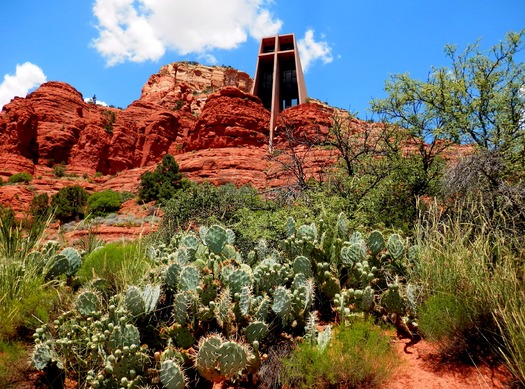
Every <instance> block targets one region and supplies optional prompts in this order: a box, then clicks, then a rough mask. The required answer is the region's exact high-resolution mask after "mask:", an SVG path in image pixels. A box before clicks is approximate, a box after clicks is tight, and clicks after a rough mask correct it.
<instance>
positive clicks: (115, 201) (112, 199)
mask: <svg viewBox="0 0 525 389" xmlns="http://www.w3.org/2000/svg"><path fill="white" fill-rule="evenodd" d="M121 205H122V200H121V195H120V193H118V192H115V191H113V190H111V189H108V190H104V191H102V192H95V193H93V194H92V195H91V196H89V197H88V199H87V211H88V213H90V214H93V215H95V216H104V215H107V214H108V213H112V212H117V211H118V210H119V209H120V206H121Z"/></svg>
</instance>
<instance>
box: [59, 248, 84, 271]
mask: <svg viewBox="0 0 525 389" xmlns="http://www.w3.org/2000/svg"><path fill="white" fill-rule="evenodd" d="M60 254H61V255H63V256H65V257H66V258H67V262H68V267H67V269H66V271H65V273H64V274H65V275H66V276H67V277H72V276H74V275H75V273H76V272H77V271H78V269H80V266H81V265H82V258H81V257H80V254H79V252H78V251H77V250H75V249H74V248H72V247H66V248H65V249H64V250H62V251H61V252H60Z"/></svg>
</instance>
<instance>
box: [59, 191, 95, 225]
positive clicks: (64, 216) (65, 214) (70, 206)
mask: <svg viewBox="0 0 525 389" xmlns="http://www.w3.org/2000/svg"><path fill="white" fill-rule="evenodd" d="M87 199H88V193H87V191H86V190H85V189H84V188H82V187H81V186H79V185H73V186H66V187H64V188H62V189H60V190H59V191H58V192H57V193H56V194H54V195H53V196H52V197H51V206H52V207H53V208H54V209H55V216H56V218H57V219H58V220H60V221H62V222H67V221H71V220H75V219H77V218H82V217H84V209H85V206H86V203H87Z"/></svg>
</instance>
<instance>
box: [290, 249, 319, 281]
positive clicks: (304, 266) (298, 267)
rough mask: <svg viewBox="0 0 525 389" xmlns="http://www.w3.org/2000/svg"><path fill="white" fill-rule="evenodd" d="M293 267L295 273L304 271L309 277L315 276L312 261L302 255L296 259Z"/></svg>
mask: <svg viewBox="0 0 525 389" xmlns="http://www.w3.org/2000/svg"><path fill="white" fill-rule="evenodd" d="M292 268H293V271H294V273H295V274H298V273H302V274H304V275H305V276H306V277H307V278H310V277H313V275H314V274H313V270H312V262H311V261H310V260H309V259H308V258H306V257H304V256H302V255H300V256H298V257H296V258H295V259H294V261H293V265H292Z"/></svg>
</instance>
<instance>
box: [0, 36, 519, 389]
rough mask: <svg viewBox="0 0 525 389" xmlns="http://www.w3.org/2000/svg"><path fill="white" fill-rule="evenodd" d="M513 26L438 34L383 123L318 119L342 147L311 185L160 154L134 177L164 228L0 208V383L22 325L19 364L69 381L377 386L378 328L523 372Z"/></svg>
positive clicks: (61, 200)
mask: <svg viewBox="0 0 525 389" xmlns="http://www.w3.org/2000/svg"><path fill="white" fill-rule="evenodd" d="M523 35H525V31H524V32H520V33H511V34H508V36H507V37H506V40H505V41H503V42H502V43H500V44H498V45H497V46H495V47H494V48H492V49H491V50H490V51H489V52H488V53H486V54H485V53H482V52H480V50H479V48H478V46H477V45H473V46H469V47H468V48H467V49H466V51H464V52H463V53H460V54H458V53H457V51H456V50H455V49H453V48H451V47H447V49H446V54H447V55H448V56H449V58H450V59H451V66H450V67H448V68H440V69H433V71H432V72H431V73H430V75H429V78H428V80H427V81H425V82H422V81H418V80H413V79H411V78H410V77H409V76H407V75H398V76H394V77H393V78H392V79H391V80H389V81H387V84H386V90H387V93H388V96H387V97H386V98H385V99H378V100H375V101H373V103H372V107H373V109H374V110H375V112H377V113H378V114H380V115H381V116H382V118H383V119H384V122H383V123H366V124H365V123H361V124H360V125H361V126H363V128H362V131H359V132H358V133H356V132H355V131H352V125H354V124H352V123H350V120H351V117H348V118H341V117H337V118H334V124H333V126H332V128H331V129H330V132H329V133H328V135H327V136H326V137H325V138H319V139H317V140H316V142H317V144H315V145H312V147H331V148H333V149H334V150H336V151H337V152H338V153H339V156H340V161H341V163H340V165H338V166H337V167H336V168H335V169H334V171H333V172H331V173H330V176H329V177H326V179H324V180H322V182H316V181H315V180H313V181H312V180H308V179H305V177H304V175H303V173H301V171H302V170H301V166H300V164H297V163H292V164H289V165H287V166H288V167H287V166H284V165H283V167H284V168H288V169H292V170H293V169H295V172H292V173H293V176H295V177H296V178H297V180H298V181H297V185H296V186H294V187H293V188H287V189H292V190H283V191H282V192H280V193H273V196H272V197H271V198H269V197H263V196H262V195H261V194H260V193H258V192H257V191H256V190H255V189H253V188H250V187H241V188H237V187H235V186H233V185H225V186H219V187H215V186H213V185H211V184H208V183H202V184H195V183H190V182H188V181H186V180H183V179H182V176H181V174H180V172H179V167H178V165H177V163H176V161H175V160H174V158H173V157H172V156H170V155H166V156H165V157H164V158H163V161H162V163H161V164H159V166H158V167H157V169H156V170H155V171H153V172H149V173H146V174H144V175H143V177H142V180H141V185H140V190H139V201H142V202H149V201H154V200H156V201H157V202H158V204H159V205H160V206H162V208H163V213H164V216H163V220H162V223H161V227H160V230H159V231H158V232H157V233H155V234H152V235H150V236H148V237H145V238H143V239H141V240H138V241H136V242H129V243H111V244H107V245H105V246H104V247H101V248H100V247H99V248H96V247H92V249H89V250H84V249H83V248H81V247H76V248H74V247H62V245H61V244H60V243H59V242H54V241H50V242H42V241H41V238H42V233H43V231H44V228H45V227H46V226H47V225H48V223H49V220H50V219H51V218H52V215H51V214H50V212H48V211H46V209H47V208H48V207H47V206H48V202H49V199H48V198H47V196H46V197H44V196H42V197H39V198H38V199H37V200H35V202H34V204H33V206H32V210H33V215H34V217H33V220H32V222H30V221H29V220H27V221H23V222H20V221H17V220H16V218H15V217H14V213H13V212H12V211H10V210H6V209H3V208H2V209H0V277H1V280H0V303H1V304H0V316H1V317H2V318H5V319H3V320H2V322H1V323H0V350H2V353H5V354H6V355H5V357H2V358H0V385H2V386H4V387H9V385H11V384H12V382H10V381H9V370H8V369H6V364H9V363H11V361H12V360H13V357H10V356H14V355H19V353H20V348H19V346H18V345H19V342H18V341H20V340H25V339H26V338H25V337H26V336H27V333H28V332H29V333H31V332H34V335H33V339H34V345H33V351H32V356H31V361H32V364H33V367H34V368H36V369H38V370H43V371H45V372H46V376H45V377H46V378H47V379H49V380H55V382H57V380H58V381H59V382H60V381H62V382H63V380H64V379H65V377H67V378H68V379H71V380H74V381H76V382H77V383H78V385H79V387H82V388H99V387H100V388H120V387H125V388H132V387H155V388H161V387H163V388H184V387H196V386H197V383H198V382H200V383H202V382H208V381H210V382H219V381H226V382H227V383H228V384H231V385H234V386H241V385H248V383H252V382H257V383H261V384H262V385H265V386H266V387H280V385H282V384H285V385H288V386H289V387H309V388H310V387H316V388H324V387H332V386H334V385H345V387H381V385H383V384H384V383H385V382H387V380H388V378H389V374H391V373H392V372H393V371H394V370H395V367H396V363H395V362H394V359H393V358H392V350H391V348H390V344H389V342H388V337H386V336H385V335H384V330H383V329H382V328H381V326H384V325H385V323H388V324H389V325H390V326H392V327H393V328H395V329H397V331H398V332H400V333H403V334H405V335H406V336H409V337H413V338H414V339H416V338H417V337H419V336H424V337H426V338H428V339H432V340H435V341H437V342H438V343H439V345H440V346H441V350H442V352H443V354H445V355H449V356H450V355H455V356H457V357H459V358H460V359H462V360H464V361H466V362H467V363H476V364H477V363H479V362H480V361H483V360H484V359H489V360H491V361H493V362H494V361H496V362H497V361H501V362H504V363H505V364H506V366H507V367H508V368H509V370H510V371H511V372H512V374H513V375H514V377H515V381H516V385H522V386H525V370H524V368H523V366H525V343H524V341H523V339H525V310H524V308H523V301H524V299H525V286H524V285H525V279H524V278H525V274H524V271H523V266H524V264H525V251H524V250H523V245H524V238H523V230H524V227H525V225H524V222H525V213H524V209H525V188H523V184H522V179H523V167H524V166H523V163H524V158H523V156H524V150H523V146H524V143H523V139H524V138H523V135H524V134H523V132H524V131H525V125H524V118H525V114H524V113H525V96H524V93H523V85H525V69H524V65H523V63H520V62H517V61H516V60H515V59H516V57H517V55H518V53H519V52H520V50H521V49H522V38H523ZM464 143H469V144H470V145H471V147H472V150H471V152H470V154H469V155H468V156H466V157H464V158H459V157H458V158H459V160H457V161H454V163H453V164H451V163H450V162H449V161H448V160H447V158H446V156H447V154H446V153H447V152H448V151H450V150H452V149H453V148H454V147H457V146H458V145H459V144H464ZM289 146H290V147H291V148H294V147H296V144H295V143H294V142H291V143H289ZM407 146H410V147H407ZM304 149H306V150H308V148H303V150H304ZM296 151H297V150H288V151H283V153H284V152H287V153H288V154H287V155H288V156H292V159H293V156H294V155H295V156H296V157H297V160H296V161H295V162H299V163H300V162H301V157H300V156H299V155H298V154H296ZM281 155H282V154H281ZM275 157H278V155H275ZM292 162H293V161H292ZM120 202H121V197H120V196H119V195H118V193H116V192H111V191H106V192H101V193H99V194H92V195H91V196H88V195H87V192H85V191H84V190H83V189H82V188H81V187H66V188H64V189H63V190H61V191H60V192H59V193H58V194H57V195H55V196H53V197H52V199H51V205H52V207H53V208H54V209H55V212H56V216H57V217H58V218H59V219H60V220H62V221H68V220H73V219H75V218H82V217H84V215H85V214H86V211H87V212H88V213H92V214H99V213H100V214H104V213H106V212H112V211H114V210H116V209H118V208H119V207H120ZM86 207H87V209H86ZM321 323H322V325H321ZM334 361H337V363H336V364H335V365H334Z"/></svg>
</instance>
